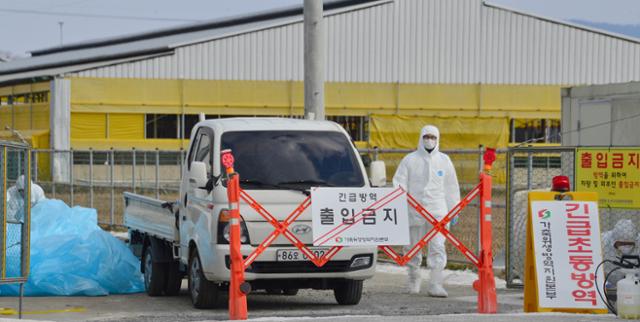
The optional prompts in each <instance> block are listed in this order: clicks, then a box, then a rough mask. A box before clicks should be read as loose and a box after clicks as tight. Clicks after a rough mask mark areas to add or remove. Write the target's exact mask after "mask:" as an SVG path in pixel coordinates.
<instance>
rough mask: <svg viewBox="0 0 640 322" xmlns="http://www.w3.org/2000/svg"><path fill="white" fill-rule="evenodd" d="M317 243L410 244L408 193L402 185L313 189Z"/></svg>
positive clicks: (313, 212)
mask: <svg viewBox="0 0 640 322" xmlns="http://www.w3.org/2000/svg"><path fill="white" fill-rule="evenodd" d="M311 215H312V218H313V245H314V246H365V245H367V246H373V245H408V244H409V220H408V213H407V194H406V192H405V191H403V190H402V189H400V188H313V189H311Z"/></svg>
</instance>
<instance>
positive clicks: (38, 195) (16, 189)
mask: <svg viewBox="0 0 640 322" xmlns="http://www.w3.org/2000/svg"><path fill="white" fill-rule="evenodd" d="M24 188H25V176H24V175H21V176H20V177H18V179H17V180H16V184H15V185H14V186H13V187H11V188H9V189H7V221H9V222H15V223H18V222H21V221H22V220H23V219H22V218H23V217H24V216H23V215H24V194H26V193H27V192H26V191H24V190H25V189H24ZM44 199H45V196H44V190H42V188H41V187H40V186H39V185H37V184H35V183H33V182H31V207H33V206H34V205H35V204H36V203H38V202H39V201H40V200H44Z"/></svg>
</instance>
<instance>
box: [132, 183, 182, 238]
mask: <svg viewBox="0 0 640 322" xmlns="http://www.w3.org/2000/svg"><path fill="white" fill-rule="evenodd" d="M124 204H125V208H124V225H125V226H126V227H127V228H129V229H130V230H134V231H140V232H144V233H146V234H147V235H150V236H153V237H156V238H159V239H163V240H166V241H170V242H174V241H177V239H178V238H179V237H178V236H179V235H178V230H177V229H176V217H175V214H174V213H173V210H172V209H173V204H172V203H171V202H167V201H164V200H159V199H155V198H149V197H146V196H141V195H138V194H134V193H130V192H125V193H124Z"/></svg>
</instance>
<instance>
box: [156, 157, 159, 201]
mask: <svg viewBox="0 0 640 322" xmlns="http://www.w3.org/2000/svg"><path fill="white" fill-rule="evenodd" d="M156 199H160V150H158V148H156Z"/></svg>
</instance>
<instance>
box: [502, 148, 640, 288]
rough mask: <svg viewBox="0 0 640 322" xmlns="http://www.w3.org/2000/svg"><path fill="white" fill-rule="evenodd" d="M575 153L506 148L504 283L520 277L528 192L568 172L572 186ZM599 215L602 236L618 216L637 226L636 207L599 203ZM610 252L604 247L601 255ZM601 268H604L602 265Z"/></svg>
mask: <svg viewBox="0 0 640 322" xmlns="http://www.w3.org/2000/svg"><path fill="white" fill-rule="evenodd" d="M575 157H576V149H575V148H574V147H547V148H540V147H523V148H513V149H509V151H508V152H507V161H508V173H507V177H508V182H507V212H508V215H507V227H508V233H507V235H508V236H507V240H508V243H507V253H508V254H507V263H506V268H507V271H506V280H507V287H521V286H522V281H523V279H524V269H525V268H524V260H525V251H526V249H525V244H526V227H527V216H528V192H529V191H530V190H550V188H551V181H552V179H553V177H554V176H557V175H565V176H568V177H569V179H570V182H571V187H575V186H576V185H575V161H576V160H575ZM599 215H600V231H601V234H602V235H603V236H604V235H605V234H606V232H607V231H610V230H611V229H612V228H613V227H614V225H615V224H616V223H617V222H618V221H620V220H622V219H629V220H631V221H632V223H633V224H634V225H635V226H636V227H640V210H634V209H617V208H605V207H600V208H599ZM633 230H635V228H633ZM634 236H635V233H634ZM639 241H640V240H639ZM614 256H615V254H614V253H612V252H611V251H608V250H607V249H606V248H605V253H604V254H603V257H605V258H612V257H614ZM605 271H608V268H607V267H606V266H605Z"/></svg>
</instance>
